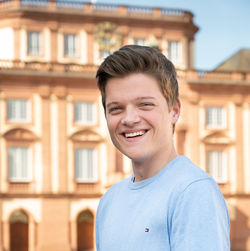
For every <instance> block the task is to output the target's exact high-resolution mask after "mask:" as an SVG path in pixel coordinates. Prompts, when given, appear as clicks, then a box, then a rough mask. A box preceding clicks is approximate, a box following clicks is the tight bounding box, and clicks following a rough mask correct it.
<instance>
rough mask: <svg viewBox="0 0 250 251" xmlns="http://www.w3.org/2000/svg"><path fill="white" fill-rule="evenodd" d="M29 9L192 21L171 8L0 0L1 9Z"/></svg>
mask: <svg viewBox="0 0 250 251" xmlns="http://www.w3.org/2000/svg"><path fill="white" fill-rule="evenodd" d="M17 7H25V8H27V7H29V8H35V7H36V8H43V9H47V10H49V11H55V10H57V9H58V10H61V9H65V10H67V9H70V10H71V11H72V9H73V10H75V11H78V12H79V11H80V12H83V13H84V12H85V13H88V14H89V13H93V14H94V13H96V12H98V13H100V12H101V13H110V12H111V13H115V14H117V15H124V16H145V15H147V16H150V17H156V18H157V17H158V18H159V17H161V18H166V17H168V16H171V17H176V18H180V17H181V18H184V19H185V20H190V21H191V20H192V18H193V15H192V14H191V13H190V12H189V11H184V10H181V9H173V8H153V7H143V6H132V5H116V4H106V3H90V2H85V1H81V0H76V1H74V0H1V1H0V11H1V9H9V8H17Z"/></svg>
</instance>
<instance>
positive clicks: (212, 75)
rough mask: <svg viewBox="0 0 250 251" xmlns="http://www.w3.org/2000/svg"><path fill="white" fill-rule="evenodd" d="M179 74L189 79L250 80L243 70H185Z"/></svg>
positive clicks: (249, 75)
mask: <svg viewBox="0 0 250 251" xmlns="http://www.w3.org/2000/svg"><path fill="white" fill-rule="evenodd" d="M180 76H181V77H183V78H186V79H190V80H192V79H193V80H196V79H208V80H230V81H248V82H249V81H250V73H245V72H231V71H229V72H223V71H203V70H187V71H185V72H184V74H183V73H180Z"/></svg>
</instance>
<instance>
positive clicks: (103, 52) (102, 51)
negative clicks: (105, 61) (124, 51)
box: [100, 50, 111, 58]
mask: <svg viewBox="0 0 250 251" xmlns="http://www.w3.org/2000/svg"><path fill="white" fill-rule="evenodd" d="M110 54H111V51H107V50H101V51H100V55H101V58H106V57H108V56H109V55H110Z"/></svg>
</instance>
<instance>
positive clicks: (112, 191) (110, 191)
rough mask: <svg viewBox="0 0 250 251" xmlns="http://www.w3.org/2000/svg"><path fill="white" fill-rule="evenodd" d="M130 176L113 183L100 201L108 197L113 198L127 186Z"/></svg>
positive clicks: (106, 199)
mask: <svg viewBox="0 0 250 251" xmlns="http://www.w3.org/2000/svg"><path fill="white" fill-rule="evenodd" d="M130 179H131V177H128V178H125V179H123V180H121V181H119V182H117V183H115V184H113V185H112V186H111V187H110V188H108V190H107V191H106V192H105V193H104V195H103V196H102V198H101V202H102V203H104V201H108V200H109V199H112V198H114V196H115V195H116V194H117V193H121V192H122V191H123V190H124V189H126V188H127V187H128V182H129V180H130Z"/></svg>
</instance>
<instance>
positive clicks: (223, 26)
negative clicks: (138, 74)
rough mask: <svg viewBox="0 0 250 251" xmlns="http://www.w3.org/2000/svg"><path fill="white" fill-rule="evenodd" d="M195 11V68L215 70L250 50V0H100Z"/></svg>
mask: <svg viewBox="0 0 250 251" xmlns="http://www.w3.org/2000/svg"><path fill="white" fill-rule="evenodd" d="M97 3H114V4H129V5H138V6H152V7H163V8H168V7H170V8H181V9H185V10H189V11H191V12H192V13H193V14H194V15H195V17H194V22H195V24H196V25H197V26H198V27H199V28H200V30H199V31H198V33H197V34H196V37H195V67H196V68H197V69H203V70H212V69H214V68H215V67H216V66H217V65H219V64H220V63H222V62H223V61H224V60H225V59H227V58H228V57H230V56H231V55H232V54H234V53H235V52H237V51H238V50H240V49H243V48H246V49H250V0H207V1H204V0H136V1H135V0H97Z"/></svg>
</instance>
